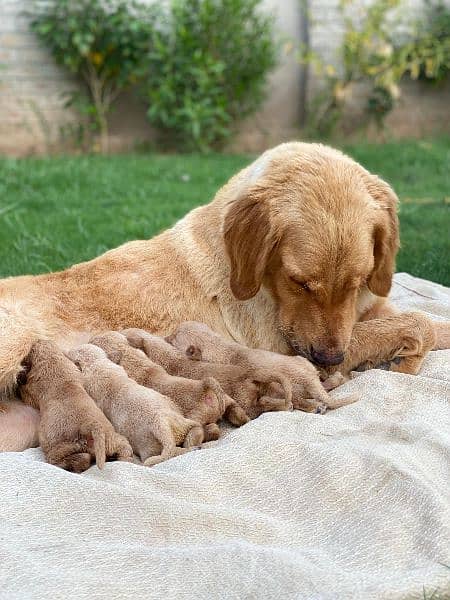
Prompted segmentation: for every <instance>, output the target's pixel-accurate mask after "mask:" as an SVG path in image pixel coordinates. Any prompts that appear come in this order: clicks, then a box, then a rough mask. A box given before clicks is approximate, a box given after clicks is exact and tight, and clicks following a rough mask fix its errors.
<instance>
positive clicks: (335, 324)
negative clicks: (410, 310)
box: [223, 144, 399, 365]
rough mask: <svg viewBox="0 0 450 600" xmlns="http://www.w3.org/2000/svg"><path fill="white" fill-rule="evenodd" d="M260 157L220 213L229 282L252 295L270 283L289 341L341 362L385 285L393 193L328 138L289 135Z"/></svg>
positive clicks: (393, 248)
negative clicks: (316, 140)
mask: <svg viewBox="0 0 450 600" xmlns="http://www.w3.org/2000/svg"><path fill="white" fill-rule="evenodd" d="M259 161H262V162H260V164H258V161H256V163H254V165H253V166H252V167H250V168H249V169H248V170H247V171H246V174H245V177H246V181H245V182H244V183H243V185H242V186H241V188H240V192H239V194H238V195H237V197H236V198H235V200H234V201H233V202H231V204H230V205H229V208H228V210H227V212H226V215H225V219H224V229H223V235H224V241H225V246H226V251H227V254H228V257H229V261H230V287H231V290H232V292H233V294H234V296H235V297H236V298H237V299H238V300H248V299H249V298H252V297H253V296H255V295H256V294H257V293H258V291H259V290H260V288H261V286H263V287H264V288H266V289H267V290H268V291H269V292H270V294H271V295H272V297H273V298H274V300H275V302H276V305H277V309H278V321H279V328H280V332H281V333H282V334H283V336H284V337H285V339H286V341H287V343H288V344H289V345H290V347H291V348H292V350H293V351H294V352H295V353H297V354H300V355H302V356H305V357H306V358H308V359H310V360H313V361H314V362H316V363H317V364H320V365H333V364H339V363H340V362H342V360H343V358H344V354H345V352H346V350H347V347H348V344H349V341H350V335H351V331H352V329H353V326H354V324H355V322H356V320H357V317H358V309H359V307H360V306H361V305H362V304H363V302H367V299H368V298H370V296H371V294H373V295H376V296H387V294H388V293H389V290H390V287H391V282H392V275H393V271H394V267H395V256H396V253H397V250H398V245H399V241H398V220H397V212H396V208H397V197H396V195H395V194H394V192H393V191H392V189H391V188H390V187H389V185H388V184H386V183H385V182H384V181H382V180H381V179H379V178H378V177H376V176H373V175H371V174H370V173H368V172H367V171H366V170H365V169H363V168H362V167H361V166H360V165H358V164H357V163H356V162H354V161H352V160H351V159H350V158H348V157H346V156H344V155H343V154H341V153H340V152H338V151H335V150H332V149H331V148H327V147H325V146H321V145H316V144H286V145H283V146H280V147H278V148H276V149H274V150H272V151H271V152H269V153H268V155H263V157H261V158H260V159H259Z"/></svg>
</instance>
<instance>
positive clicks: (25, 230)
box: [0, 139, 450, 285]
mask: <svg viewBox="0 0 450 600" xmlns="http://www.w3.org/2000/svg"><path fill="white" fill-rule="evenodd" d="M344 150H345V151H347V152H348V153H349V154H351V155H352V156H353V157H354V158H355V159H357V160H359V161H360V162H361V163H362V164H363V165H364V166H366V167H367V168H368V169H369V170H371V171H373V172H376V173H378V174H380V175H381V176H382V177H384V178H385V179H387V180H388V181H389V182H390V183H391V184H392V185H393V186H394V188H395V189H396V191H397V193H398V194H399V196H400V198H401V199H402V200H403V201H402V206H401V214H400V217H401V228H402V233H401V235H402V250H401V252H400V256H399V260H398V270H402V271H408V272H410V273H412V274H413V275H417V276H420V277H425V278H427V279H431V280H434V281H438V282H441V283H443V284H445V285H450V200H449V196H450V192H449V172H450V140H449V139H440V140H434V141H430V142H401V143H400V142H399V143H394V142H391V143H387V144H382V145H370V144H357V145H356V144H355V145H351V146H346V147H344ZM250 160H251V157H249V156H227V155H210V156H194V155H177V156H167V155H166V156H159V155H128V156H112V157H101V156H84V157H69V158H68V157H61V158H52V159H25V160H11V159H3V160H0V240H1V241H0V276H8V275H19V274H23V273H40V272H44V271H50V270H54V269H62V268H64V267H66V266H68V265H70V264H72V263H74V262H78V261H80V260H86V259H89V258H92V257H94V256H96V255H98V254H100V253H101V252H104V251H105V250H107V249H108V248H112V247H115V246H117V245H118V244H121V243H123V242H124V241H126V240H131V239H136V238H141V239H142V238H149V237H151V236H153V235H154V234H155V233H158V232H159V231H161V230H162V229H164V228H166V227H168V226H170V225H171V224H172V223H174V222H175V221H176V220H177V219H179V218H180V217H181V216H182V215H184V214H185V213H186V212H187V211H188V210H189V209H191V208H192V207H194V206H197V205H199V204H204V203H206V202H208V201H209V200H210V199H211V198H212V196H213V194H214V192H215V191H216V190H217V188H218V187H219V186H220V185H222V184H223V183H224V182H225V181H226V180H227V179H228V178H229V177H230V175H231V174H233V173H234V172H235V171H236V170H238V169H239V168H241V167H242V166H244V165H246V164H247V163H248V162H249V161H250Z"/></svg>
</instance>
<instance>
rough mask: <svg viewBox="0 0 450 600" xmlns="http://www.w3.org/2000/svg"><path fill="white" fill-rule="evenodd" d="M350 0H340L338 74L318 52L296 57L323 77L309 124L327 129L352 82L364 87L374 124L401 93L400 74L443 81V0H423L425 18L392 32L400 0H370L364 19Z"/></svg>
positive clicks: (449, 13)
mask: <svg viewBox="0 0 450 600" xmlns="http://www.w3.org/2000/svg"><path fill="white" fill-rule="evenodd" d="M354 4H355V2H354V0H341V10H342V14H343V18H344V24H345V32H344V36H343V42H342V46H341V47H340V51H339V52H340V56H341V58H342V67H343V68H342V72H341V73H338V72H337V71H336V70H335V69H334V68H333V67H332V66H331V65H324V64H323V62H322V61H321V58H320V56H318V55H317V54H316V53H314V52H310V51H309V52H306V51H304V52H303V53H301V55H300V60H301V61H302V62H304V63H307V64H310V65H312V66H313V67H314V68H315V69H316V72H317V73H319V74H321V75H324V87H323V90H322V91H321V92H320V95H319V96H317V97H316V98H315V99H314V104H315V111H314V116H313V127H314V129H315V130H316V131H318V132H319V133H321V134H324V133H330V131H331V130H332V129H333V127H334V126H335V125H336V124H338V123H339V121H340V119H341V117H342V114H343V107H344V106H345V103H346V102H347V100H348V98H349V96H350V95H351V93H352V87H353V85H354V84H355V83H360V82H364V83H365V84H367V85H368V94H367V113H368V116H369V117H370V118H372V119H374V120H375V122H376V123H377V124H378V126H379V127H382V126H383V122H384V118H385V117H386V115H387V114H388V113H389V112H390V111H391V110H392V109H393V108H394V106H395V105H396V103H397V101H398V100H399V98H400V96H401V88H400V82H401V80H402V78H404V77H409V78H411V79H418V78H422V79H427V80H432V81H436V82H437V81H442V80H443V79H445V78H446V77H447V75H448V73H449V69H450V37H449V35H448V31H449V28H450V9H449V8H447V7H446V6H445V5H444V4H443V2H442V0H427V10H426V14H425V16H424V17H425V18H424V19H422V20H421V21H418V22H413V23H409V24H408V25H409V29H410V31H411V33H410V34H409V35H408V36H406V38H404V39H403V40H401V39H400V38H399V36H397V35H396V31H395V30H396V26H398V24H399V23H398V18H397V19H394V18H393V17H394V16H395V14H396V12H397V13H398V11H396V9H399V8H401V5H402V0H375V1H374V2H373V3H372V4H371V5H370V6H369V7H368V8H367V9H366V12H365V15H364V18H362V19H361V16H360V15H359V14H358V13H357V12H356V11H355V10H354V8H355V7H354Z"/></svg>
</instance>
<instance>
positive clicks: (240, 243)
mask: <svg viewBox="0 0 450 600" xmlns="http://www.w3.org/2000/svg"><path fill="white" fill-rule="evenodd" d="M223 236H224V240H225V247H226V250H227V253H228V256H229V258H230V263H231V272H230V287H231V291H232V292H233V295H234V296H235V297H236V298H237V299H238V300H248V299H249V298H253V296H255V294H256V293H257V292H258V290H259V288H260V287H261V283H262V278H263V275H264V271H265V269H266V266H267V263H268V261H269V258H270V255H271V253H272V252H273V250H274V248H275V246H276V244H277V238H276V235H275V232H274V227H273V224H272V223H271V219H270V215H269V209H268V207H267V205H266V202H265V201H264V199H263V198H262V197H261V194H259V193H251V191H250V192H247V193H246V194H245V195H243V196H240V197H239V198H238V199H237V200H235V201H234V202H233V203H232V204H231V206H230V208H229V209H228V212H227V214H226V216H225V223H224V229H223Z"/></svg>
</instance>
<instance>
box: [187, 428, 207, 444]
mask: <svg viewBox="0 0 450 600" xmlns="http://www.w3.org/2000/svg"><path fill="white" fill-rule="evenodd" d="M203 441H204V433H203V427H202V426H201V425H196V426H195V427H192V429H190V430H189V431H188V433H187V435H186V437H185V438H184V442H183V448H194V447H196V446H200V445H201V444H202V443H203Z"/></svg>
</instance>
